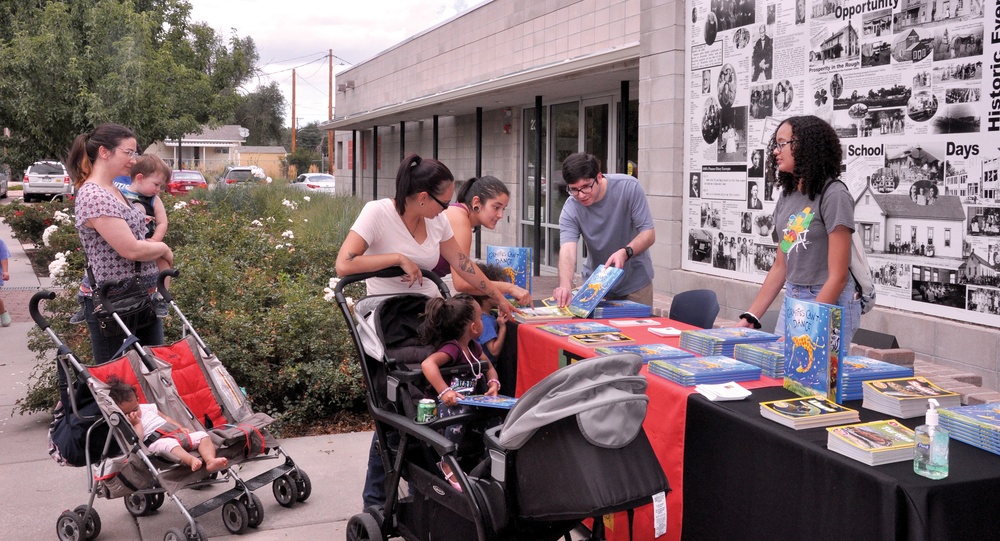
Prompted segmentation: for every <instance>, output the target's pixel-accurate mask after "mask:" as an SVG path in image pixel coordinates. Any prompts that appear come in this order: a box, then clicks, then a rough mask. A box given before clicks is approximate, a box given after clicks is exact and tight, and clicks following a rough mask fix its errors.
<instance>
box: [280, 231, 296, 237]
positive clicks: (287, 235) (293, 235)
mask: <svg viewBox="0 0 1000 541" xmlns="http://www.w3.org/2000/svg"><path fill="white" fill-rule="evenodd" d="M281 238H283V239H294V238H295V233H293V232H292V230H291V229H289V230H288V231H285V232H284V233H282V234H281Z"/></svg>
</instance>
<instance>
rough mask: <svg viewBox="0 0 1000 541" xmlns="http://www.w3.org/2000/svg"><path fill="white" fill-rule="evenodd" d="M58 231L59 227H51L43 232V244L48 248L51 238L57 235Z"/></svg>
mask: <svg viewBox="0 0 1000 541" xmlns="http://www.w3.org/2000/svg"><path fill="white" fill-rule="evenodd" d="M56 231H59V226H58V225H50V226H48V227H46V228H45V231H42V244H44V245H46V246H48V245H49V238H51V237H52V234H53V233H55V232H56Z"/></svg>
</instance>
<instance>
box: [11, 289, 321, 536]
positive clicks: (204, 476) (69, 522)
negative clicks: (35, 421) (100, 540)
mask: <svg viewBox="0 0 1000 541" xmlns="http://www.w3.org/2000/svg"><path fill="white" fill-rule="evenodd" d="M166 276H177V271H174V270H167V271H164V272H163V273H161V275H160V277H159V289H160V291H161V294H162V295H163V297H164V299H165V300H166V302H168V303H169V304H170V306H171V307H172V308H173V310H174V311H175V312H176V314H177V315H178V316H179V317H180V319H181V321H182V322H183V325H184V328H185V331H186V334H187V336H186V337H185V338H184V339H182V340H180V341H178V342H176V343H174V344H171V345H167V346H153V347H149V346H145V347H144V346H143V345H142V344H139V343H138V340H137V339H136V337H135V335H134V334H132V332H131V330H130V329H128V327H127V326H126V324H125V323H124V322H123V321H122V319H121V318H120V317H119V316H118V315H117V314H112V316H113V318H114V320H115V322H116V323H117V324H118V325H119V326H120V327H121V328H122V330H123V331H124V333H125V334H126V335H128V337H127V338H126V340H125V344H124V345H123V351H122V352H120V353H123V354H122V355H121V356H117V357H116V358H115V359H113V360H111V361H108V362H106V363H103V364H100V365H95V366H85V365H83V364H82V363H80V361H79V359H78V358H77V357H76V356H75V355H74V354H73V352H72V351H71V350H70V349H69V347H67V346H66V345H65V344H63V343H62V341H61V340H60V339H59V337H58V336H57V335H56V334H55V332H54V331H53V330H52V328H51V327H50V326H49V323H48V321H46V319H45V317H44V316H43V315H42V314H41V312H40V310H39V303H40V302H41V301H42V300H51V299H53V298H55V293H53V292H50V291H45V290H42V291H39V292H38V293H36V294H35V295H34V296H33V297H32V298H31V302H30V305H29V310H30V313H31V317H32V319H34V321H35V323H36V324H37V325H38V326H39V327H40V328H41V329H42V331H43V332H45V333H46V334H47V335H48V336H49V338H50V339H51V340H52V341H53V342H54V343H55V344H56V346H57V348H58V349H57V370H58V379H59V392H60V403H59V406H57V409H56V412H55V416H54V417H55V419H54V421H53V423H52V425H51V428H50V431H49V437H50V454H52V455H53V458H55V459H56V460H57V461H58V462H59V463H60V464H63V465H69V466H78V467H86V469H87V480H88V482H87V488H88V494H89V499H88V501H87V503H86V504H83V505H80V506H77V507H76V508H75V509H73V510H67V511H65V512H63V513H62V514H61V515H60V516H59V518H58V519H57V522H56V529H57V534H58V537H59V539H60V540H61V541H81V540H91V539H95V538H97V536H98V535H99V534H100V532H101V519H100V516H99V515H98V513H97V510H96V509H95V508H94V501H95V499H96V498H106V499H115V498H123V500H124V502H125V508H126V509H127V510H128V512H129V513H130V514H132V515H133V516H136V517H140V516H146V515H149V514H151V513H153V512H155V511H156V510H157V509H159V508H160V507H161V506H162V505H163V503H164V501H165V500H166V499H167V498H169V499H170V500H172V501H173V502H174V503H175V504H176V505H177V508H178V509H179V510H180V512H181V514H182V515H183V518H184V519H185V521H186V524H185V525H184V526H183V527H177V528H171V529H170V530H168V531H167V533H166V535H165V536H164V540H165V541H180V540H189V541H195V540H204V539H207V537H206V534H205V531H204V529H203V528H202V527H201V525H200V524H198V522H196V521H195V519H196V518H198V517H200V516H202V515H204V514H205V513H207V512H209V511H212V510H214V509H218V508H219V507H221V508H222V520H223V524H224V525H225V527H226V529H227V530H228V531H229V532H231V533H234V534H238V533H243V532H245V531H246V529H247V528H256V527H258V526H260V524H261V523H262V522H263V520H264V506H263V504H262V502H261V500H260V498H259V497H258V496H257V495H256V494H254V491H255V490H257V489H258V488H260V487H263V486H265V485H267V484H271V486H272V492H273V494H274V497H275V499H276V500H277V502H278V503H279V504H280V505H282V506H283V507H291V506H292V505H294V504H295V503H296V502H301V501H305V500H306V499H307V498H309V496H310V494H311V492H312V485H311V482H310V480H309V477H308V475H306V473H305V472H304V471H302V470H301V469H300V468H298V466H296V464H295V462H294V461H293V460H292V459H291V457H290V456H288V455H287V454H286V453H285V452H284V451H283V450H282V449H281V447H280V446H279V445H278V442H277V441H276V440H275V438H273V437H272V436H271V434H270V433H269V432H268V430H267V428H266V427H267V425H269V424H270V423H271V422H272V419H271V418H270V417H269V416H267V415H266V414H263V413H254V412H253V411H252V410H251V408H250V405H249V403H248V401H247V398H246V396H245V395H244V394H243V391H242V390H241V389H240V387H239V386H238V385H237V384H236V382H235V381H234V380H233V378H232V376H231V375H230V374H229V372H228V371H227V370H226V368H225V366H223V365H222V363H221V362H220V361H219V359H218V358H217V357H215V355H214V354H212V352H211V350H210V349H209V347H208V346H207V345H206V344H205V343H204V342H203V341H202V339H201V337H200V336H198V333H197V332H196V331H195V329H194V328H193V327H192V326H191V324H190V322H189V321H188V319H187V318H186V317H185V316H184V314H183V313H182V312H181V310H180V308H179V307H178V306H177V304H176V303H175V302H174V300H173V298H172V297H171V295H170V293H169V291H167V290H166V289H165V288H164V287H163V280H164V278H165V277H166ZM110 286H111V285H109V284H105V286H104V287H105V288H106V287H110ZM112 377H114V378H117V379H118V380H119V381H122V382H124V383H127V384H130V385H132V386H133V387H134V388H135V390H136V397H137V399H138V401H139V402H140V403H150V404H155V405H156V406H157V408H158V410H159V411H160V412H161V413H162V414H165V415H167V416H169V417H171V418H173V419H174V420H176V421H177V422H178V423H180V424H182V425H183V428H187V429H189V430H191V431H197V430H201V431H206V432H208V434H209V437H210V438H211V439H212V441H213V443H214V444H215V445H216V447H217V456H219V457H224V458H226V459H228V465H227V467H226V468H225V469H223V470H221V471H218V472H213V473H209V472H208V471H207V468H206V467H202V468H200V469H199V470H197V471H191V469H190V468H189V467H187V466H185V465H183V464H181V463H179V462H178V460H177V459H176V458H175V457H173V456H172V455H169V454H165V455H164V454H156V453H152V452H150V450H149V448H148V447H147V445H146V442H144V441H143V440H142V439H141V438H140V437H139V436H138V435H137V434H136V432H135V431H134V429H133V427H132V425H131V423H130V422H129V420H128V419H127V418H126V416H125V414H124V413H123V412H122V411H121V409H120V408H119V407H118V405H117V404H116V403H115V402H114V401H113V400H112V399H111V397H110V395H109V392H108V391H109V388H110V386H109V384H108V382H109V381H110V380H111V379H112ZM282 458H283V460H281V462H280V463H279V464H277V465H275V466H273V467H271V468H270V469H267V470H266V471H263V472H260V473H256V475H255V476H253V477H252V478H249V479H244V478H242V477H241V472H242V471H243V468H244V467H245V465H247V464H248V463H252V462H258V461H265V460H280V459H282ZM230 482H231V483H232V485H233V486H232V488H229V489H228V490H225V491H223V492H221V493H216V494H214V495H212V496H211V497H209V498H207V499H206V500H204V501H202V502H201V503H198V504H197V505H194V506H186V505H185V503H184V502H183V501H182V500H181V498H180V496H179V495H178V492H179V491H180V490H182V489H200V488H203V487H206V486H209V485H223V484H229V483H230ZM185 497H187V495H185Z"/></svg>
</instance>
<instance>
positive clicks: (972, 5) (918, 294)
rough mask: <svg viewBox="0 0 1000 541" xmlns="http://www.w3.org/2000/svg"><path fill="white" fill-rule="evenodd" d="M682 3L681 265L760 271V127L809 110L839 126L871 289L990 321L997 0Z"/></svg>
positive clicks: (766, 253) (995, 269)
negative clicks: (683, 180) (684, 38)
mask: <svg viewBox="0 0 1000 541" xmlns="http://www.w3.org/2000/svg"><path fill="white" fill-rule="evenodd" d="M687 5H688V7H689V8H690V10H691V11H690V13H689V19H688V36H689V38H690V39H689V45H688V51H687V68H688V78H687V86H686V89H687V90H686V91H687V94H688V99H687V100H686V101H687V105H686V115H687V116H686V120H685V122H686V127H687V129H686V130H685V132H686V133H687V139H686V141H685V144H686V156H687V162H686V163H685V174H686V176H687V182H688V186H687V197H686V202H685V212H686V214H685V217H684V224H685V227H684V230H685V232H686V235H685V239H684V249H685V257H684V260H683V265H682V266H683V268H684V269H686V270H691V271H695V272H702V273H706V274H713V275H718V276H725V277H730V278H735V279H743V280H746V279H747V277H748V276H749V277H751V279H753V280H755V281H757V282H762V281H763V279H764V276H765V275H766V274H767V271H768V269H770V268H771V265H772V264H773V262H774V260H775V257H776V254H777V252H776V250H777V245H776V243H775V242H774V241H773V240H772V232H773V231H774V229H775V227H778V228H782V227H783V223H775V222H776V220H775V219H774V217H773V212H774V206H775V201H776V200H777V198H778V196H779V195H780V190H779V189H777V188H775V186H774V184H773V175H772V174H771V172H770V171H767V170H766V169H767V168H766V166H765V161H766V160H765V155H764V154H765V152H766V147H767V143H768V142H769V141H770V138H771V135H772V134H773V133H774V130H775V129H776V128H777V126H778V124H779V123H780V122H781V121H782V120H783V119H784V118H787V117H789V116H792V115H800V114H813V115H816V116H819V117H821V118H823V119H825V120H826V121H828V122H829V123H830V124H831V125H832V126H833V127H834V129H836V131H837V133H838V135H839V136H840V138H841V144H842V146H843V150H844V164H843V174H842V177H841V178H842V179H843V180H844V182H845V183H846V184H847V185H848V187H849V188H850V190H851V193H852V194H853V195H854V197H855V200H856V201H857V205H856V208H855V227H856V229H857V230H858V231H859V232H860V233H861V235H862V238H863V239H864V242H865V246H866V250H867V251H868V258H869V261H870V262H871V265H872V268H873V271H874V273H875V282H876V288H877V290H878V304H879V305H882V306H891V307H896V308H901V309H905V310H911V311H915V312H922V313H927V314H933V315H938V316H943V317H948V318H952V319H956V320H961V321H971V322H975V323H981V324H987V325H991V326H1000V174H998V173H1000V0H992V2H983V1H976V0H973V1H969V0H840V1H833V0H795V1H779V0H772V1H763V0H742V1H740V0H710V1H694V2H688V4H687ZM778 222H783V221H782V220H779V221H778ZM778 234H779V236H780V234H781V231H778ZM772 308H776V307H772Z"/></svg>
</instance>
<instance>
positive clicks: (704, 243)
mask: <svg viewBox="0 0 1000 541" xmlns="http://www.w3.org/2000/svg"><path fill="white" fill-rule="evenodd" d="M688 258H689V259H691V261H697V262H699V263H708V262H711V260H712V232H711V231H709V230H707V229H692V230H691V232H690V233H688Z"/></svg>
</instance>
